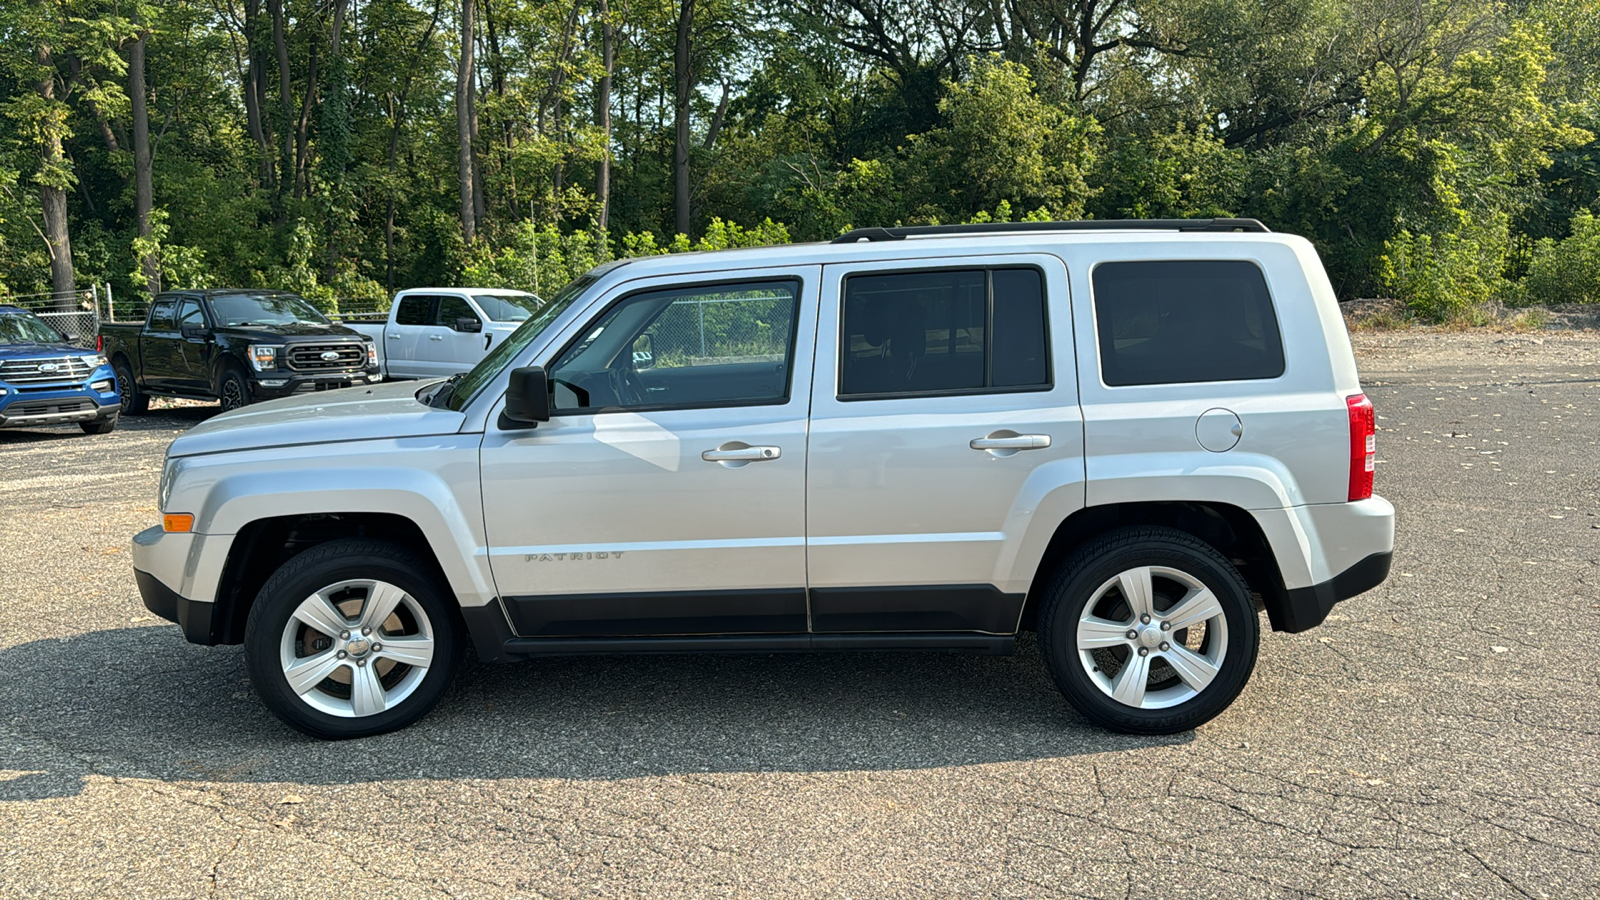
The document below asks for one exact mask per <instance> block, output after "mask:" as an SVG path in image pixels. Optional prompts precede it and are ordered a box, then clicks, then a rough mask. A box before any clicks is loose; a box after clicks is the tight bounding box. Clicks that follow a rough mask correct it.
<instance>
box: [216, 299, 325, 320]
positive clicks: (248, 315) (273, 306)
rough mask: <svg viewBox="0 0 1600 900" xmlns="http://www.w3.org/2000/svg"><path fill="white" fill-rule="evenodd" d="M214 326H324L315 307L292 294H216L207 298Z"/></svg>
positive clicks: (322, 316) (322, 318)
mask: <svg viewBox="0 0 1600 900" xmlns="http://www.w3.org/2000/svg"><path fill="white" fill-rule="evenodd" d="M211 311H212V312H214V313H216V314H217V323H218V324H219V325H220V326H222V327H224V328H226V327H229V326H242V325H293V324H295V323H297V322H306V323H309V324H312V325H326V324H328V319H327V317H326V316H324V315H323V314H322V313H319V312H317V310H316V307H313V306H312V305H311V304H309V303H307V302H306V301H304V300H302V299H300V298H299V297H296V296H295V295H294V294H220V295H216V296H213V297H212V298H211Z"/></svg>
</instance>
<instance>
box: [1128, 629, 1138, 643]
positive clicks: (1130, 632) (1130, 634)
mask: <svg viewBox="0 0 1600 900" xmlns="http://www.w3.org/2000/svg"><path fill="white" fill-rule="evenodd" d="M1138 636H1139V632H1137V631H1134V630H1133V629H1131V628H1130V629H1129V630H1128V640H1130V641H1131V640H1133V639H1134V638H1136V637H1138Z"/></svg>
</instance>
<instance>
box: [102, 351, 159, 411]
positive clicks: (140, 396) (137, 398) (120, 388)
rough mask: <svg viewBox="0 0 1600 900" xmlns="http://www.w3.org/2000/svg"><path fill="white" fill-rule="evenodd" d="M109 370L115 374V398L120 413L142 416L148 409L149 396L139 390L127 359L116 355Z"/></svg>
mask: <svg viewBox="0 0 1600 900" xmlns="http://www.w3.org/2000/svg"><path fill="white" fill-rule="evenodd" d="M111 371H113V372H115V373H116V375H117V399H118V402H119V403H121V404H122V415H125V416H142V415H144V414H145V413H147V412H149V411H150V397H149V395H148V394H146V393H145V392H144V391H141V390H139V385H138V383H137V382H135V381H134V380H133V369H131V368H129V367H128V361H127V360H125V359H123V358H122V357H120V356H119V357H117V361H116V362H114V363H112V364H111Z"/></svg>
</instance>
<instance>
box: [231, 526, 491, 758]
mask: <svg viewBox="0 0 1600 900" xmlns="http://www.w3.org/2000/svg"><path fill="white" fill-rule="evenodd" d="M431 570H432V567H431V566H430V565H428V564H427V563H426V562H425V561H424V560H422V559H420V558H418V557H417V556H416V555H415V554H413V553H411V552H409V551H407V550H405V549H404V548H401V547H397V546H395V545H394V544H389V543H385V542H383V541H372V540H357V539H348V540H337V541H329V542H328V543H326V544H319V545H318V546H316V547H313V548H311V549H310V550H307V551H305V552H304V553H301V554H300V555H299V556H296V557H294V558H293V559H291V560H289V561H288V562H286V563H284V564H283V566H282V567H280V568H279V569H278V571H277V572H275V573H273V575H272V577H271V578H269V579H267V583H266V584H265V585H263V586H262V588H261V593H260V594H259V595H258V596H257V597H256V601H255V604H254V606H252V607H251V609H250V617H249V620H248V622H247V623H246V625H245V634H244V655H245V668H246V669H247V671H248V672H249V673H250V682H251V684H253V685H254V686H255V689H256V694H257V695H258V696H259V697H260V698H261V700H262V702H263V703H265V704H266V705H267V708H268V709H270V710H272V712H273V713H274V714H275V715H276V716H277V717H278V718H279V719H282V720H283V721H284V723H286V724H288V725H289V726H290V727H292V728H294V729H296V730H298V731H301V732H303V733H305V734H308V735H311V736H312V737H317V738H323V739H327V740H339V739H343V738H356V737H366V736H369V735H374V734H383V733H385V732H389V731H394V730H396V729H400V728H404V727H405V726H407V725H410V724H411V723H412V722H415V721H416V720H418V719H420V718H422V717H423V716H424V715H426V714H427V713H428V711H429V710H431V709H432V708H433V707H434V705H435V704H437V703H438V702H439V698H440V697H441V696H443V695H444V692H445V689H446V688H448V687H449V685H450V681H451V679H452V678H453V677H454V676H455V671H456V667H457V666H458V665H459V664H460V661H461V656H462V648H463V640H462V634H463V629H462V627H461V625H460V619H459V613H458V611H457V610H456V608H455V599H454V597H452V596H451V594H450V592H449V591H448V589H446V588H445V587H444V586H442V585H441V584H439V582H438V580H437V578H436V577H435V576H434V575H432V574H430V572H431ZM351 581H357V582H363V581H364V582H377V583H381V584H383V585H385V586H386V587H393V588H397V589H398V590H399V591H400V592H403V594H404V598H403V599H401V600H400V601H398V605H397V606H396V607H395V613H394V615H391V616H388V617H387V618H386V619H384V620H383V621H384V622H386V623H388V622H395V623H398V624H399V625H401V626H402V627H400V628H399V629H396V630H390V629H388V628H386V627H379V628H377V629H376V630H375V631H373V632H372V634H371V635H370V636H369V637H370V640H368V639H367V638H363V636H362V634H361V633H360V631H359V630H358V629H359V627H360V625H361V624H362V621H363V620H362V618H361V616H360V614H362V613H364V612H365V611H366V610H365V608H366V606H367V605H368V604H369V603H371V599H372V598H373V597H374V596H376V594H375V593H374V592H373V591H366V593H365V594H364V595H363V593H362V592H363V590H365V589H364V588H363V587H361V586H356V587H347V588H342V589H340V590H335V591H329V590H328V589H329V588H331V587H334V586H337V585H341V584H343V583H345V582H351ZM319 593H320V594H322V595H323V596H324V597H330V598H339V597H350V598H352V599H348V600H344V601H338V600H335V601H334V602H337V603H338V604H339V606H338V607H335V608H334V609H335V612H336V613H337V612H339V611H340V609H339V608H340V607H343V608H345V609H346V610H349V609H354V610H355V611H356V615H355V617H354V618H352V613H350V612H344V614H343V615H344V623H345V626H346V627H347V628H348V632H347V633H348V635H349V637H348V638H344V639H341V637H340V636H339V635H327V634H325V633H323V632H320V631H318V630H316V629H315V628H311V627H309V626H307V625H306V624H305V619H304V618H303V617H302V618H299V619H297V618H296V611H297V610H299V609H301V608H302V604H305V603H312V601H313V599H314V598H316V596H317V595H318V594H319ZM406 600H409V601H411V603H410V604H408V603H407V602H406ZM352 604H353V605H352ZM321 608H322V607H320V606H319V607H317V609H321ZM313 612H314V610H313ZM408 629H415V632H414V633H406V632H407V630H408ZM429 635H431V637H432V655H431V659H429V660H428V663H427V665H426V666H423V667H421V668H417V669H416V671H413V669H414V668H416V667H413V666H408V665H405V664H401V663H396V662H395V660H394V659H393V658H391V657H390V656H388V655H387V653H386V652H384V648H383V646H382V642H383V641H386V640H391V641H393V642H395V643H400V642H403V641H405V640H407V639H412V640H415V639H421V638H425V637H427V636H429ZM324 638H326V639H325V640H324ZM363 642H366V643H370V644H371V646H370V647H369V648H366V649H362V650H360V651H359V652H358V651H357V650H356V649H355V647H356V645H357V644H360V643H363ZM394 650H395V646H394V645H393V644H391V646H390V647H389V648H388V651H387V652H393V651H394ZM340 653H343V654H344V655H341V656H338V658H337V660H334V659H331V658H330V656H329V655H330V654H340ZM297 660H299V661H304V662H305V663H313V664H317V665H320V666H322V667H323V668H325V669H326V671H327V672H328V673H329V674H327V675H326V677H322V678H321V680H319V681H317V682H316V684H315V685H314V686H309V687H307V689H306V690H304V691H303V693H302V692H296V690H295V688H294V687H292V686H291V685H290V680H289V675H288V674H286V672H287V670H288V669H289V668H290V667H292V666H293V665H294V663H295V661H297ZM319 660H321V661H322V662H321V663H318V661H319ZM369 661H370V662H371V663H372V665H371V667H370V669H369V668H368V667H367V665H366V664H367V662H369ZM352 662H355V663H359V664H360V666H361V668H359V669H358V668H357V667H356V665H353V664H352ZM385 663H388V664H389V665H390V668H388V669H387V670H384V669H383V668H382V666H383V665H384V664H385ZM330 667H331V668H330ZM306 668H307V669H316V670H317V671H322V670H323V669H317V668H316V666H315V665H308V666H307V667H306ZM363 676H368V677H370V678H372V679H374V682H367V681H364V680H363V681H362V683H363V684H371V683H376V684H377V685H378V694H377V696H380V697H382V698H383V699H384V700H385V701H387V700H388V699H389V698H390V697H391V696H393V697H397V698H398V699H397V700H396V701H395V702H393V703H392V704H385V705H383V706H382V710H381V711H379V712H374V713H370V714H362V713H361V712H360V707H359V706H358V705H357V697H356V694H357V689H356V683H357V681H358V680H360V679H363ZM313 677H315V676H313ZM341 678H343V679H344V680H343V681H341V680H340V679H341ZM309 680H310V679H309V678H307V679H305V681H307V682H308V681H309ZM302 685H303V686H304V682H303V683H302ZM341 687H342V688H343V690H344V696H343V697H341V696H340V689H341ZM391 692H392V693H391ZM367 696H372V695H367ZM346 707H347V708H346Z"/></svg>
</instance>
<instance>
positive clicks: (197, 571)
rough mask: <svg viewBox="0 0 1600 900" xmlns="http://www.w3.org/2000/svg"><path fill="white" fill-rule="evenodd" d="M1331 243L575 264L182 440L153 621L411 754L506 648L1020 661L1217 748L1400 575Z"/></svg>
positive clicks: (267, 693)
mask: <svg viewBox="0 0 1600 900" xmlns="http://www.w3.org/2000/svg"><path fill="white" fill-rule="evenodd" d="M1373 431H1374V417H1373V413H1372V407H1371V405H1370V404H1369V403H1368V402H1367V400H1366V398H1365V397H1364V396H1363V395H1362V393H1361V385H1360V383H1359V382H1358V380H1357V377H1356V366H1355V361H1354V358H1353V356H1352V354H1351V350H1350V342H1349V337H1348V335H1347V334H1346V332H1345V327H1344V322H1343V320H1342V318H1341V317H1340V314H1339V309H1338V306H1337V303H1336V301H1335V298H1334V294H1333V291H1332V290H1331V289H1330V287H1329V284H1328V279H1327V276H1326V275H1325V273H1324V272H1323V268H1322V265H1321V263H1320V262H1319V260H1318V259H1317V255H1316V252H1315V251H1314V250H1313V249H1312V247H1311V245H1310V244H1309V243H1307V242H1306V241H1305V240H1303V239H1301V238H1298V237H1293V236H1289V235H1281V234H1272V233H1268V231H1267V229H1266V228H1264V227H1262V226H1261V225H1260V223H1258V222H1255V221H1253V220H1248V219H1246V220H1236V219H1230V220H1182V221H1156V222H1148V221H1147V222H1087V223H1063V222H1055V223H1040V224H1028V225H986V226H946V227H922V228H896V229H865V230H861V231H857V232H852V233H850V234H846V235H844V236H843V237H841V238H840V239H838V240H836V241H834V242H833V243H831V244H807V245H793V246H785V247H770V248H762V249H754V250H735V251H727V252H716V253H699V254H682V255H673V256H657V257H650V258H645V259H635V260H628V261H625V262H615V263H611V264H608V265H605V266H601V267H599V268H597V269H595V270H594V271H592V272H590V273H588V274H587V275H584V276H583V277H581V278H578V279H577V280H576V281H574V282H572V284H570V285H568V286H567V288H566V289H565V290H563V291H562V292H561V293H560V294H559V295H558V296H556V297H555V298H553V299H552V300H551V301H550V302H549V304H548V305H547V306H546V307H545V308H544V309H543V310H542V311H541V312H540V313H539V314H538V315H536V316H535V317H534V318H532V319H530V320H528V321H527V322H526V323H525V324H524V325H523V326H522V327H520V328H519V329H518V330H517V331H516V332H515V333H514V334H513V335H511V336H510V337H509V338H508V339H507V340H506V341H505V342H504V343H502V344H500V345H499V346H498V347H497V348H496V349H495V350H494V351H493V352H492V353H490V354H489V356H488V357H487V358H486V359H485V360H484V361H483V362H482V363H481V364H480V365H478V366H477V367H476V368H474V369H473V370H472V371H470V372H468V373H466V374H465V375H461V376H456V377H454V378H452V379H450V380H448V381H442V382H438V381H436V382H432V383H429V384H426V385H423V386H421V387H420V389H419V387H418V385H417V383H415V382H411V383H400V384H389V385H383V386H375V387H371V388H353V389H350V390H345V391H336V392H328V393H320V394H315V395H306V396H304V397H296V398H289V399H285V400H280V401H275V402H271V403H264V404H261V405H258V406H252V407H248V408H246V409H243V410H238V411H235V412H231V413H226V414H224V415H220V416H217V417H216V418H213V419H211V420H209V421H207V422H205V423H204V424H202V425H200V426H198V427H196V428H194V429H192V430H191V431H189V432H188V433H187V434H184V435H183V436H181V437H179V438H178V439H177V440H175V441H174V442H173V443H172V446H171V448H170V449H169V450H168V453H167V461H166V465H165V467H164V469H163V472H162V477H161V488H160V509H161V512H162V514H163V522H162V525H160V526H157V527H154V528H151V529H149V530H147V531H144V532H141V533H140V534H138V535H137V536H136V537H135V538H134V548H133V549H134V566H135V575H136V576H137V579H138V584H139V589H140V592H141V593H142V595H143V597H144V601H145V604H146V605H147V606H148V607H149V608H150V609H151V610H153V611H154V612H156V613H158V614H160V615H162V616H164V617H166V618H168V619H171V620H173V621H175V622H177V623H178V624H179V625H181V626H182V630H183V633H184V635H185V637H187V638H188V639H189V640H190V641H193V642H196V643H201V644H238V643H243V644H244V652H245V658H246V661H247V664H248V669H249V672H250V676H251V678H252V680H253V682H254V684H255V687H256V690H257V692H258V693H259V695H260V696H261V698H262V699H263V700H264V701H265V702H266V704H267V706H269V707H270V708H271V709H272V710H273V712H275V713H276V714H278V715H279V716H280V717H281V718H282V719H283V720H284V721H285V722H287V723H288V724H290V725H292V726H293V727H295V728H298V729H300V730H301V731H304V732H306V733H308V734H312V735H316V736H319V737H325V738H341V737H355V736H360V735H370V734H377V733H380V732H384V731H389V730H392V729H395V728H399V727H402V726H404V725H407V724H409V723H411V722H413V721H415V720H416V719H417V718H418V717H420V716H422V715H423V714H424V713H425V712H427V711H428V709H429V708H430V707H432V706H433V704H434V703H435V702H436V701H437V700H438V699H439V697H440V695H441V694H442V693H443V691H444V690H445V688H446V686H447V685H448V683H449V681H450V679H451V676H452V675H453V673H454V672H455V669H456V666H457V664H458V663H459V661H460V659H461V657H462V655H463V653H464V649H465V647H466V646H467V642H468V639H469V638H470V640H471V643H472V644H473V645H474V646H475V647H476V650H477V653H478V655H479V656H480V657H482V658H484V659H488V660H515V659H525V658H529V657H538V656H548V655H554V654H574V653H672V652H693V653H700V652H717V651H756V652H770V651H780V650H946V651H948V650H958V651H968V652H975V653H989V654H1000V653H1009V652H1011V651H1012V649H1013V647H1014V645H1015V642H1016V638H1017V635H1018V633H1019V632H1022V631H1027V630H1036V631H1037V632H1038V641H1039V646H1040V649H1041V651H1042V655H1043V657H1044V662H1045V665H1046V666H1047V667H1048V668H1049V671H1050V674H1051V675H1052V676H1053V677H1054V679H1055V682H1056V684H1057V685H1058V686H1059V687H1060V689H1061V692H1062V693H1063V694H1064V695H1066V697H1067V699H1068V700H1070V701H1071V702H1072V704H1073V705H1074V706H1075V707H1077V709H1078V710H1079V711H1080V712H1081V713H1082V714H1083V715H1084V716H1085V717H1087V718H1088V719H1090V720H1092V721H1094V722H1097V723H1099V724H1100V725H1103V726H1105V727H1108V728H1112V729H1116V730H1119V731H1127V732H1136V733H1143V734H1161V733H1169V732H1175V731H1180V730H1185V729H1190V728H1194V727H1195V726H1198V725H1200V724H1201V723H1203V722H1205V721H1207V720H1209V719H1211V718H1212V717H1213V716H1216V715H1217V714H1218V713H1220V712H1222V710H1223V709H1225V708H1226V707H1227V706H1228V704H1229V703H1231V702H1232V701H1233V699H1234V697H1236V696H1237V695H1238V693H1239V691H1240V690H1241V689H1242V688H1243V687H1244V684H1245V681H1246V680H1247V679H1248V678H1249V676H1250V672H1251V669H1252V668H1253V667H1254V665H1255V659H1256V649H1257V644H1258V641H1259V630H1260V625H1259V619H1258V615H1257V611H1258V609H1262V608H1264V609H1265V610H1266V613H1267V620H1268V621H1269V622H1270V623H1271V626H1272V628H1273V629H1274V630H1278V631H1290V632H1294V631H1302V630H1305V629H1307V628H1311V627H1313V626H1315V625H1317V624H1319V623H1320V622H1322V620H1323V619H1324V617H1325V616H1326V615H1327V614H1328V611H1329V609H1330V608H1331V607H1332V606H1333V605H1334V604H1335V603H1338V602H1339V601H1341V600H1343V599H1346V598H1348V597H1351V596H1354V595H1356V594H1359V593H1361V592H1362V591H1365V590H1367V589H1369V588H1371V587H1373V586H1374V585H1376V584H1378V583H1379V582H1381V581H1382V580H1383V579H1384V578H1385V577H1386V575H1387V574H1388V571H1389V560H1390V554H1391V551H1392V549H1393V540H1394V508H1393V507H1392V506H1390V504H1389V503H1388V502H1386V501H1384V500H1383V499H1382V498H1379V497H1375V496H1373V495H1372V473H1373Z"/></svg>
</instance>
